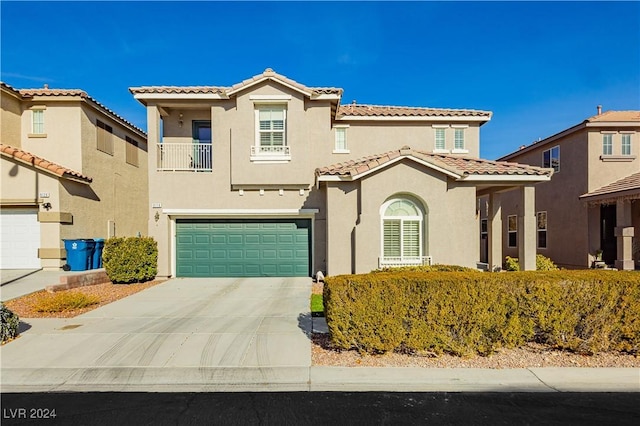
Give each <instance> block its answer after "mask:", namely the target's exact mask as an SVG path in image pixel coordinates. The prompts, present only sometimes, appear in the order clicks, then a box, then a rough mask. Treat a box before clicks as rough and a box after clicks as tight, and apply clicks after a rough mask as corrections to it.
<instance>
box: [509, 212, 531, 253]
mask: <svg viewBox="0 0 640 426" xmlns="http://www.w3.org/2000/svg"><path fill="white" fill-rule="evenodd" d="M512 217H515V218H516V229H515V231H511V230H509V218H512ZM511 233H515V234H516V244H515V245H513V246H512V245H511V242H510V241H509V240H510V238H509V234H511ZM536 236H537V235H536ZM507 247H509V248H516V247H518V215H515V214H510V215H508V216H507Z"/></svg>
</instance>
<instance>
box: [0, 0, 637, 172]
mask: <svg viewBox="0 0 640 426" xmlns="http://www.w3.org/2000/svg"><path fill="white" fill-rule="evenodd" d="M0 10H1V24H2V25H1V48H2V53H1V62H0V73H1V78H2V81H4V82H6V83H8V84H10V85H11V86H13V87H15V88H30V87H42V86H43V85H44V84H45V83H47V84H49V87H51V88H78V89H83V90H85V91H87V92H88V93H89V94H90V95H91V96H93V97H94V98H96V99H97V100H98V101H100V102H102V103H103V104H105V105H106V106H108V107H109V108H111V109H113V110H114V111H116V112H117V113H119V114H120V115H122V116H124V117H125V118H127V119H128V120H130V121H131V122H133V123H134V124H136V125H138V126H139V127H141V128H143V129H146V121H145V117H146V116H145V110H144V108H143V107H142V105H140V104H139V103H138V102H136V101H135V100H134V99H133V97H132V96H131V94H130V93H129V91H128V88H129V87H131V86H145V85H221V86H227V85H229V86H230V85H233V84H235V83H237V82H240V81H242V80H244V79H246V78H249V77H251V76H253V75H256V74H259V73H261V72H262V71H263V70H264V69H265V68H267V67H270V68H273V69H274V70H275V71H276V72H278V73H280V74H284V75H286V76H287V77H289V78H292V79H293V80H296V81H298V82H300V83H302V84H305V85H308V86H335V87H341V88H343V89H344V96H343V103H350V102H351V101H352V100H354V99H355V100H357V101H358V103H368V104H379V105H399V106H427V107H440V108H471V109H482V110H489V111H493V118H492V120H491V121H490V122H489V123H488V124H485V125H484V126H483V127H482V130H481V156H482V157H483V158H488V159H495V158H498V157H500V156H502V155H505V154H507V153H509V152H511V151H513V150H515V149H517V148H518V146H520V145H522V144H530V143H531V142H533V141H534V140H537V139H538V138H545V137H547V136H550V135H552V134H554V133H557V132H559V131H561V130H563V129H565V128H568V127H570V126H572V125H574V124H578V123H580V122H581V121H583V120H584V119H586V118H588V117H590V116H592V115H595V113H596V105H599V104H601V105H603V109H604V110H610V109H615V110H628V109H635V110H639V109H640V2H619V3H615V2H602V3H601V2H233V3H228V2H17V1H6V0H4V1H2V2H1V3H0ZM404 143H405V142H404V141H398V146H401V145H403V144H404Z"/></svg>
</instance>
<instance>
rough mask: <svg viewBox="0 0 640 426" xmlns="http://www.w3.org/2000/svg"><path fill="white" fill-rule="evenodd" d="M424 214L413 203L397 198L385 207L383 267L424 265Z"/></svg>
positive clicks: (383, 215)
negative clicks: (387, 265) (391, 265)
mask: <svg viewBox="0 0 640 426" xmlns="http://www.w3.org/2000/svg"><path fill="white" fill-rule="evenodd" d="M423 222H424V217H423V214H422V211H421V210H420V208H418V206H417V205H416V204H415V203H414V202H413V201H411V200H409V199H406V198H396V199H393V200H391V201H388V202H387V203H385V204H384V205H383V207H382V262H381V264H411V263H413V264H420V263H422V252H423V249H422V228H423Z"/></svg>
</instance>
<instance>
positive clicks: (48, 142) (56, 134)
mask: <svg viewBox="0 0 640 426" xmlns="http://www.w3.org/2000/svg"><path fill="white" fill-rule="evenodd" d="M34 106H37V107H42V106H46V109H45V111H44V131H45V134H46V137H41V136H42V135H38V136H37V137H36V136H30V133H31V109H30V108H32V107H34ZM80 143H81V134H80V102H79V101H77V102H51V101H44V100H43V101H25V102H24V104H23V113H22V149H24V150H25V151H28V152H30V153H32V154H35V155H38V156H40V157H43V158H45V159H47V160H49V161H53V162H54V163H58V164H61V165H63V166H65V167H68V168H70V169H73V170H77V171H82V155H81V153H80Z"/></svg>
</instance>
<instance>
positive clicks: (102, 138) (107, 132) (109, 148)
mask: <svg viewBox="0 0 640 426" xmlns="http://www.w3.org/2000/svg"><path fill="white" fill-rule="evenodd" d="M96 128H97V148H98V151H102V152H105V153H107V154H109V155H113V128H112V127H111V126H109V125H107V124H104V123H103V122H102V121H100V120H96Z"/></svg>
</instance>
